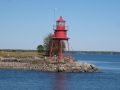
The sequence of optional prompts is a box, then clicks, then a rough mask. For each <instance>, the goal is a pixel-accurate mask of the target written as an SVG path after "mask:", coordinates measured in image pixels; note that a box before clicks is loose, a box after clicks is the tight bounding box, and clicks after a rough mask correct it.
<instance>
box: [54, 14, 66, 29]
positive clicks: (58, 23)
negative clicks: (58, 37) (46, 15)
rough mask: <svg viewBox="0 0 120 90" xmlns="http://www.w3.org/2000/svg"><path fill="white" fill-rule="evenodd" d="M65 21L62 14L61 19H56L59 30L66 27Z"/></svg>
mask: <svg viewBox="0 0 120 90" xmlns="http://www.w3.org/2000/svg"><path fill="white" fill-rule="evenodd" d="M65 22H66V21H65V20H63V19H62V16H60V19H59V20H57V21H56V26H57V27H56V29H57V30H61V29H62V30H63V29H65Z"/></svg>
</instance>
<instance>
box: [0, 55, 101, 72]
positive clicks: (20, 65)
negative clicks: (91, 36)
mask: <svg viewBox="0 0 120 90" xmlns="http://www.w3.org/2000/svg"><path fill="white" fill-rule="evenodd" d="M0 68H1V69H19V70H37V71H46V72H101V71H100V70H99V69H98V68H96V67H95V65H93V64H88V63H81V62H77V61H74V62H57V61H52V62H51V61H50V62H49V61H48V60H45V59H44V58H41V59H40V58H36V59H35V58H34V59H33V58H31V59H30V58H29V59H28V58H26V59H25V58H24V59H16V58H12V59H8V58H2V57H0Z"/></svg>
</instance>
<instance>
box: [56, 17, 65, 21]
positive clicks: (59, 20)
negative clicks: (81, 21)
mask: <svg viewBox="0 0 120 90" xmlns="http://www.w3.org/2000/svg"><path fill="white" fill-rule="evenodd" d="M57 22H66V21H65V20H64V19H62V16H60V19H59V20H57Z"/></svg>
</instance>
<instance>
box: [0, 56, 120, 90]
mask: <svg viewBox="0 0 120 90" xmlns="http://www.w3.org/2000/svg"><path fill="white" fill-rule="evenodd" d="M72 56H73V57H74V58H76V59H77V60H79V61H80V62H82V63H84V62H87V63H92V64H95V66H96V67H98V68H99V69H100V70H102V72H101V73H53V72H38V71H24V70H23V71H22V70H0V90H120V55H117V54H72Z"/></svg>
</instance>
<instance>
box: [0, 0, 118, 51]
mask: <svg viewBox="0 0 120 90" xmlns="http://www.w3.org/2000/svg"><path fill="white" fill-rule="evenodd" d="M54 8H57V10H56V11H55V20H58V19H59V17H60V16H62V17H63V19H64V20H66V25H67V26H69V31H68V33H67V35H68V37H70V40H69V43H70V49H71V47H72V48H73V50H82V51H120V0H0V49H36V47H37V46H38V45H39V44H43V38H44V37H45V36H46V35H48V34H49V33H54V31H53V22H54Z"/></svg>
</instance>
